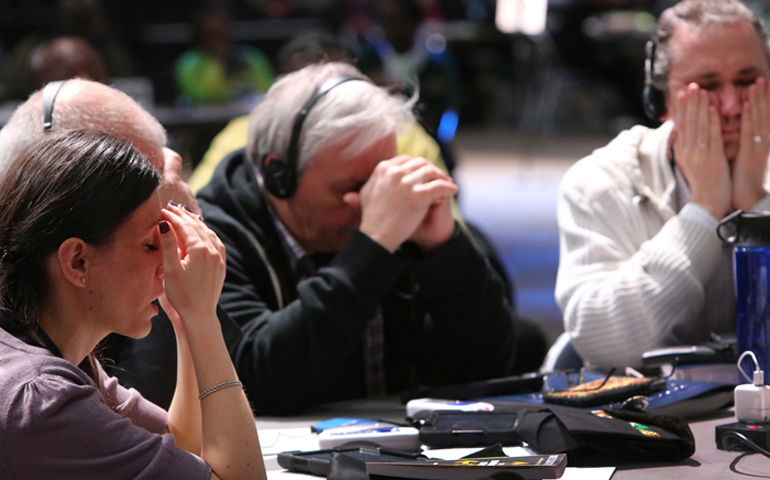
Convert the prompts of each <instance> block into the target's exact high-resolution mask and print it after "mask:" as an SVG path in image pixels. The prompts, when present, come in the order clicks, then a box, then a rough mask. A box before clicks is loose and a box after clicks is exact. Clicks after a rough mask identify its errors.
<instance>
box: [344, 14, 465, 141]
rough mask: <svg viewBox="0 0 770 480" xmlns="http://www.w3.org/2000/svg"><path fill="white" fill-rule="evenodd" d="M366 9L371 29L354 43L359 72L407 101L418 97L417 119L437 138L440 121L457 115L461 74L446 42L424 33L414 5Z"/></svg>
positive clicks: (460, 90)
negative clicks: (393, 89)
mask: <svg viewBox="0 0 770 480" xmlns="http://www.w3.org/2000/svg"><path fill="white" fill-rule="evenodd" d="M371 8H372V11H373V14H374V23H373V24H372V25H371V26H370V28H369V29H368V30H367V31H365V32H364V33H363V34H362V35H359V36H358V37H357V42H358V45H357V51H356V54H357V57H358V64H357V66H358V68H359V69H360V70H361V71H362V72H363V73H364V74H366V75H367V76H369V77H370V78H371V79H372V80H373V81H374V82H375V83H377V84H378V85H390V86H395V87H397V88H399V89H401V91H402V92H403V93H405V94H407V95H410V94H411V92H413V91H415V90H417V91H419V98H420V101H419V106H418V113H419V115H420V118H421V119H422V121H423V122H424V123H425V124H426V125H427V126H428V127H429V128H431V129H432V131H433V132H437V133H438V132H439V127H440V126H441V122H442V119H443V117H444V115H445V114H447V113H448V112H450V113H449V114H450V115H451V114H452V112H453V113H454V114H455V115H456V114H457V112H458V109H459V106H460V96H461V94H462V79H461V75H460V70H459V67H458V65H457V62H456V60H455V58H454V56H453V55H452V54H451V52H450V51H449V49H448V48H447V44H446V39H445V38H444V37H443V36H442V35H440V34H437V33H431V32H430V31H429V30H427V29H426V28H424V20H425V13H424V12H423V7H422V5H421V3H420V2H418V1H417V0H392V1H391V0H380V1H374V2H372V5H371ZM438 134H439V136H440V137H441V133H438ZM453 134H454V132H452V135H453ZM450 140H451V136H448V137H447V139H445V140H444V141H447V142H448V141H450Z"/></svg>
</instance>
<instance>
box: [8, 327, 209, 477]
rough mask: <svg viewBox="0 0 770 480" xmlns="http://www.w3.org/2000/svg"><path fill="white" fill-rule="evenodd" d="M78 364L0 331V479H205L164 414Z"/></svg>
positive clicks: (203, 468) (132, 392) (200, 466)
mask: <svg viewBox="0 0 770 480" xmlns="http://www.w3.org/2000/svg"><path fill="white" fill-rule="evenodd" d="M99 377H100V383H101V384H102V388H101V391H100V389H99V388H98V387H97V386H96V384H95V383H94V381H93V380H92V379H91V378H90V377H89V376H88V375H86V374H85V372H83V371H82V370H81V369H79V368H78V367H77V366H75V365H73V364H71V363H70V362H68V361H66V360H64V359H62V358H59V357H56V356H54V355H53V354H51V353H50V352H49V351H48V350H46V349H44V348H40V347H35V346H31V345H28V344H26V343H24V342H23V341H21V340H19V339H17V338H16V337H14V336H13V335H11V334H10V333H8V332H6V331H5V330H3V329H1V328H0V472H2V475H0V476H2V477H3V478H4V479H5V478H8V479H27V478H29V479H39V478H45V479H51V480H53V479H68V480H71V479H81V478H82V479H94V478H104V477H109V478H111V479H137V480H138V479H148V480H149V479H168V480H175V479H179V480H182V479H205V480H209V479H210V478H211V468H210V467H209V466H208V465H207V464H206V462H204V461H203V459H201V458H200V457H197V456H195V455H192V454H190V453H188V452H186V451H184V450H182V449H180V448H179V447H177V446H176V445H175V444H174V437H173V436H172V435H171V434H167V433H165V432H166V429H167V416H166V412H165V411H164V410H163V409H161V408H160V407H157V406H155V405H154V404H152V403H150V402H149V401H147V400H145V399H144V398H143V397H142V396H141V395H140V394H139V393H138V392H137V391H136V390H134V389H131V390H127V389H125V388H123V387H122V386H120V384H118V382H117V380H115V379H114V378H111V377H108V376H107V374H106V373H105V372H104V370H102V369H101V367H99Z"/></svg>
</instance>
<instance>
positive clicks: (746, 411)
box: [735, 350, 770, 424]
mask: <svg viewBox="0 0 770 480" xmlns="http://www.w3.org/2000/svg"><path fill="white" fill-rule="evenodd" d="M746 355H750V356H751V358H752V359H753V360H754V365H755V366H756V367H755V368H756V369H755V370H754V375H753V376H752V378H751V385H738V386H737V387H735V417H736V418H737V419H738V421H739V422H743V423H753V424H756V423H766V422H769V421H770V386H767V385H765V372H764V371H762V369H760V368H759V361H757V357H756V355H754V352H752V351H750V350H747V351H745V352H743V354H742V355H741V357H740V358H739V359H738V370H740V372H741V373H742V374H743V376H744V377H746V379H747V380H748V379H749V376H748V374H746V372H745V371H744V370H743V367H741V362H742V361H743V358H744V357H745V356H746Z"/></svg>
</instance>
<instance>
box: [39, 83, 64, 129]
mask: <svg viewBox="0 0 770 480" xmlns="http://www.w3.org/2000/svg"><path fill="white" fill-rule="evenodd" d="M66 81H67V80H56V81H53V82H49V83H48V84H46V86H45V87H43V131H44V132H47V131H49V130H51V127H53V102H54V100H56V95H57V94H58V93H59V89H61V86H62V85H64V82H66Z"/></svg>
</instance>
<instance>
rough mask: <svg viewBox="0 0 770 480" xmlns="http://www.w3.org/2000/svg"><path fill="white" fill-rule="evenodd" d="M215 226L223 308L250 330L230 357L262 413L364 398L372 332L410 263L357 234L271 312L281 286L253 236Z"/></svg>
mask: <svg viewBox="0 0 770 480" xmlns="http://www.w3.org/2000/svg"><path fill="white" fill-rule="evenodd" d="M207 222H210V227H211V228H212V229H213V230H214V231H215V232H216V233H217V234H218V235H219V237H220V238H221V239H222V242H223V243H224V244H225V246H226V248H227V276H226V278H225V284H224V287H223V291H222V296H221V298H220V304H221V305H222V306H223V308H224V309H225V310H227V312H228V314H229V315H230V316H231V317H232V318H233V320H234V321H235V322H236V323H237V324H239V325H240V327H241V330H242V332H243V336H242V338H241V339H240V341H239V342H238V344H237V345H236V346H235V347H234V348H231V349H230V352H231V355H232V357H233V362H234V363H235V366H236V369H237V371H238V374H239V376H240V378H241V380H242V381H243V382H244V384H245V386H246V390H247V393H248V396H249V399H250V401H251V402H252V405H253V407H254V409H255V411H256V413H258V414H273V415H283V414H291V413H296V412H298V411H300V410H301V409H303V408H305V407H308V406H310V405H316V404H320V403H325V402H329V401H333V400H340V399H345V398H353V397H357V396H362V395H363V394H364V392H363V391H362V390H361V388H362V382H361V380H360V378H358V377H357V376H360V375H361V374H362V371H361V368H360V357H361V355H360V351H361V341H362V337H363V334H364V330H365V328H366V325H367V323H368V321H369V320H370V319H371V318H372V317H373V316H374V315H375V312H376V309H377V307H378V306H379V304H380V303H381V302H382V299H383V297H384V296H385V295H386V293H387V292H388V291H389V289H390V288H391V286H392V284H393V283H394V282H395V280H396V278H397V277H398V276H399V275H400V273H401V272H402V271H403V269H404V262H403V261H402V260H401V259H399V258H398V257H397V256H395V255H392V254H391V253H390V252H388V251H387V250H385V249H384V248H383V247H382V246H380V245H379V244H378V243H376V242H374V241H373V240H371V239H370V238H369V237H367V236H366V235H364V234H362V233H360V232H356V233H354V234H353V236H352V238H351V239H350V241H349V242H348V244H347V245H346V246H345V247H344V248H343V249H342V250H341V251H340V252H339V253H337V255H335V257H334V258H333V259H332V261H331V262H330V263H329V265H327V266H326V267H324V268H321V269H319V271H318V272H317V273H316V274H315V275H313V276H312V277H310V278H308V279H306V280H304V281H301V282H299V284H298V285H297V298H296V299H295V300H294V301H292V302H291V303H289V304H288V305H286V306H284V308H282V309H280V310H278V309H277V308H275V306H273V307H271V304H273V305H274V296H275V288H274V287H273V280H272V279H271V277H270V273H269V272H268V269H267V266H266V265H265V263H264V260H263V259H262V257H261V256H260V255H259V252H258V250H257V249H256V248H255V247H254V245H253V242H254V241H255V239H254V238H253V236H249V235H247V234H245V233H244V232H243V231H242V228H243V227H242V226H235V225H233V224H228V223H226V222H225V223H220V222H218V221H217V219H212V218H211V217H208V218H207ZM283 280H284V281H286V279H283Z"/></svg>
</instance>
